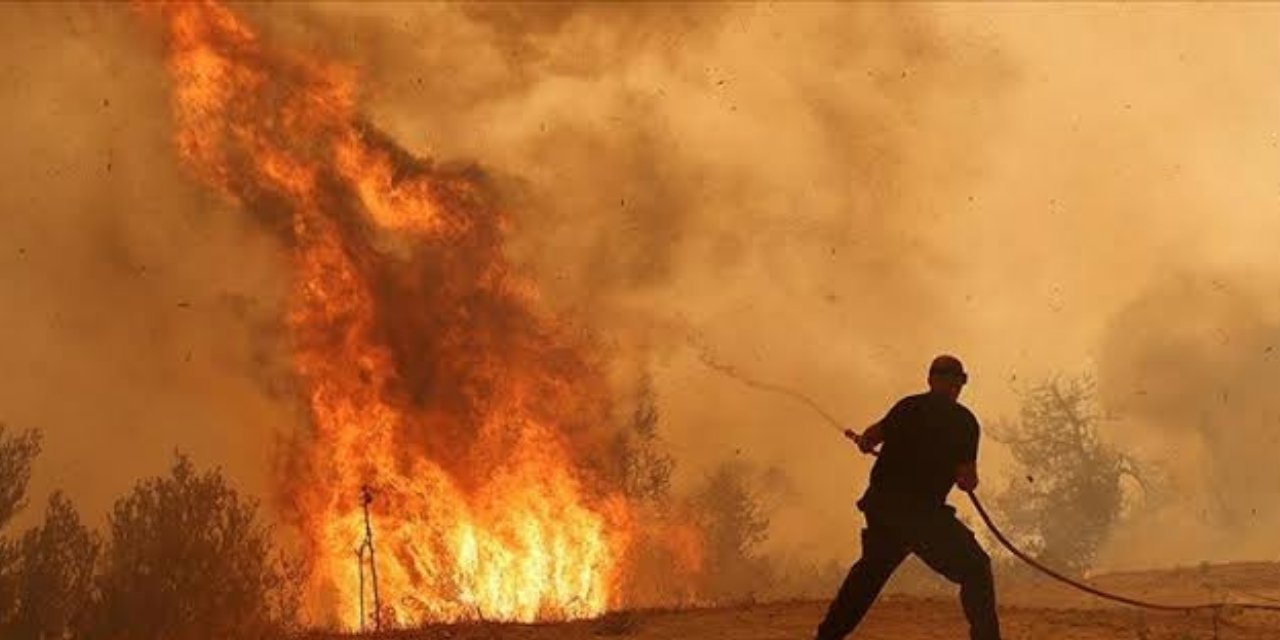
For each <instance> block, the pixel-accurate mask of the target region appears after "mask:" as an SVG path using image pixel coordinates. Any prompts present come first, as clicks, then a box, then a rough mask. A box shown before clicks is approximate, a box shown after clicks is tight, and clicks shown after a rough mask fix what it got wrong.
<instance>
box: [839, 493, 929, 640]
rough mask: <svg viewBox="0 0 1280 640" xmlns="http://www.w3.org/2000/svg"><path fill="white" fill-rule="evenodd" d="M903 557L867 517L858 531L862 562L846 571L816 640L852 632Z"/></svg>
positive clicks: (898, 545) (897, 543) (892, 538)
mask: <svg viewBox="0 0 1280 640" xmlns="http://www.w3.org/2000/svg"><path fill="white" fill-rule="evenodd" d="M906 557H907V548H906V545H904V544H903V543H902V541H901V540H900V539H899V538H898V537H897V535H896V534H894V533H893V531H891V530H889V529H886V528H885V527H883V526H879V525H877V523H876V521H875V520H874V519H873V518H871V517H870V516H868V518H867V528H866V529H863V530H862V558H860V559H859V560H858V562H856V563H855V564H854V565H853V568H851V569H849V575H848V576H846V577H845V579H844V583H843V584H841V585H840V590H839V591H838V592H836V597H835V599H834V600H832V602H831V606H830V607H829V608H828V609H827V615H826V617H825V618H824V619H823V620H822V624H820V625H818V635H817V640H840V639H841V638H844V637H845V636H846V635H848V634H849V633H850V632H851V631H853V629H854V628H855V627H857V626H858V623H859V622H861V621H862V617H863V616H865V615H866V614H867V610H868V609H870V608H871V604H872V603H873V602H875V600H876V596H878V595H880V589H882V588H884V583H885V582H887V581H888V580H889V576H892V575H893V572H894V570H895V569H897V568H898V565H899V564H902V560H903V559H904V558H906Z"/></svg>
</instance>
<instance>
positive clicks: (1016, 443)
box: [993, 376, 1146, 573]
mask: <svg viewBox="0 0 1280 640" xmlns="http://www.w3.org/2000/svg"><path fill="white" fill-rule="evenodd" d="M1106 423H1107V420H1106V418H1105V416H1104V415H1103V414H1102V413H1101V411H1100V410H1099V407H1098V402H1097V391H1096V387H1095V384H1094V382H1093V380H1092V378H1090V377H1088V376H1081V377H1075V378H1066V379H1064V378H1061V377H1053V378H1050V379H1048V380H1045V381H1043V382H1040V383H1038V384H1035V385H1033V386H1031V387H1030V388H1029V389H1027V390H1025V391H1024V392H1023V397H1022V407H1021V410H1020V412H1019V416H1018V420H1017V421H1016V422H1015V423H1013V424H1010V425H1004V426H1001V427H998V428H996V429H994V430H993V435H994V437H995V438H996V440H998V441H1000V442H1003V443H1005V444H1006V445H1008V446H1009V449H1010V451H1011V452H1012V453H1013V457H1014V460H1015V462H1016V464H1017V473H1016V474H1014V475H1013V476H1012V478H1011V480H1010V482H1009V484H1008V486H1007V487H1006V488H1005V490H1004V491H1003V492H1002V493H1001V494H1000V495H999V496H998V497H997V499H996V500H995V506H996V508H997V509H998V510H999V511H1000V512H1001V513H1002V515H1003V516H1004V519H1005V521H1006V522H1007V523H1008V529H1009V531H1010V533H1012V534H1014V535H1015V536H1017V537H1018V538H1020V542H1021V543H1022V544H1024V545H1026V547H1027V548H1028V550H1029V551H1031V552H1032V553H1033V554H1035V555H1036V556H1037V557H1039V558H1041V559H1043V560H1045V561H1047V562H1049V563H1051V564H1053V565H1055V566H1058V567H1062V568H1064V569H1066V570H1068V571H1071V572H1075V573H1083V572H1084V571H1086V570H1088V569H1089V567H1090V566H1092V564H1093V561H1094V559H1095V557H1096V555H1097V552H1098V549H1099V547H1100V546H1101V545H1102V543H1103V542H1104V541H1105V539H1106V536H1107V535H1108V534H1109V533H1110V532H1111V530H1112V528H1113V527H1114V525H1115V524H1116V522H1117V521H1118V520H1119V518H1120V517H1121V515H1122V513H1123V511H1124V508H1125V485H1126V483H1127V482H1131V483H1133V484H1134V485H1135V486H1138V487H1141V488H1142V489H1143V490H1145V489H1146V485H1145V481H1144V474H1143V472H1142V468H1141V466H1140V465H1139V464H1138V463H1137V462H1136V461H1135V460H1134V459H1133V458H1132V457H1130V456H1129V455H1127V454H1125V453H1122V452H1120V451H1118V450H1117V449H1116V448H1115V447H1114V446H1113V445H1111V444H1110V443H1108V442H1106V441H1105V440H1104V439H1103V438H1102V437H1101V433H1100V429H1101V428H1102V426H1103V425H1105V424H1106Z"/></svg>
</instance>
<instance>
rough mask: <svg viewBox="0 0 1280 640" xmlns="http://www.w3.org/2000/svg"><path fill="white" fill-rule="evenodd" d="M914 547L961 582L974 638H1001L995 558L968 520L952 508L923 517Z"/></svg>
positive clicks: (940, 570) (931, 564) (932, 564)
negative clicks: (979, 542) (978, 537)
mask: <svg viewBox="0 0 1280 640" xmlns="http://www.w3.org/2000/svg"><path fill="white" fill-rule="evenodd" d="M913 528H914V529H915V535H914V536H913V540H912V544H911V550H912V551H913V552H914V553H915V554H916V555H917V556H919V557H920V559H921V560H923V561H924V563H925V564H927V565H929V567H931V568H932V569H933V570H934V571H937V572H938V573H940V574H942V575H944V576H946V578H947V579H948V580H951V581H952V582H955V583H957V584H959V585H960V603H961V605H962V606H963V607H964V614H965V617H966V618H968V620H969V637H970V638H971V640H999V639H1000V621H999V617H998V616H997V614H996V594H995V581H994V579H993V578H992V575H991V557H990V556H988V555H987V552H986V551H983V550H982V546H981V545H979V544H978V541H977V539H976V538H974V536H973V532H972V531H970V530H969V528H968V527H966V526H964V523H962V522H960V521H959V520H957V519H956V517H955V514H954V513H952V512H950V511H942V512H939V513H937V514H932V515H930V516H929V517H926V518H922V519H921V520H920V521H919V523H918V525H917V526H916V527H913Z"/></svg>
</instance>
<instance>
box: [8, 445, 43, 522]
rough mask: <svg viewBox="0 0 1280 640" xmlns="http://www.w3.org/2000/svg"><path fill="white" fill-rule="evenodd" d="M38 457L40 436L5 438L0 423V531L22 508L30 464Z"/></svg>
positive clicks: (29, 475) (29, 473)
mask: <svg viewBox="0 0 1280 640" xmlns="http://www.w3.org/2000/svg"><path fill="white" fill-rule="evenodd" d="M39 454H40V434H39V433H37V432H36V431H26V432H23V433H20V434H18V435H16V436H6V435H5V425H4V423H2V422H0V530H3V529H4V527H5V525H7V524H9V521H10V520H12V519H13V516H15V515H17V513H18V512H19V511H21V510H22V508H23V507H24V506H26V497H27V483H28V482H30V480H31V463H32V461H34V460H35V458H36V456H37V455H39Z"/></svg>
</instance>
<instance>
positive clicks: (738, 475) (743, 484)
mask: <svg viewBox="0 0 1280 640" xmlns="http://www.w3.org/2000/svg"><path fill="white" fill-rule="evenodd" d="M754 479H755V478H753V473H752V470H751V469H750V468H749V467H748V466H747V465H745V464H743V463H740V462H726V463H723V464H721V465H720V466H719V467H717V468H716V470H715V471H713V472H712V473H711V474H710V475H709V476H707V479H706V480H705V482H704V483H703V485H702V487H701V489H700V490H698V491H697V492H696V493H695V494H694V495H693V499H692V504H693V506H694V508H695V509H696V512H697V513H698V514H699V516H700V517H699V523H700V524H701V525H702V531H703V535H704V537H705V540H706V553H707V566H706V572H705V575H704V578H705V580H706V585H705V586H704V588H703V591H704V594H705V595H706V596H709V597H710V598H711V599H712V600H715V601H719V602H725V601H733V600H743V599H751V598H752V597H754V594H755V592H756V591H757V590H759V589H761V588H763V587H764V586H765V585H766V584H767V583H768V581H769V578H770V574H771V567H770V566H769V563H768V561H767V560H766V559H764V558H763V557H761V555H760V553H759V548H760V545H761V544H762V543H764V541H765V540H766V539H767V538H768V535H769V516H768V513H767V512H766V510H765V509H764V508H763V507H762V506H761V503H762V500H761V495H760V491H759V490H757V488H756V483H754V482H753V480H754Z"/></svg>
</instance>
